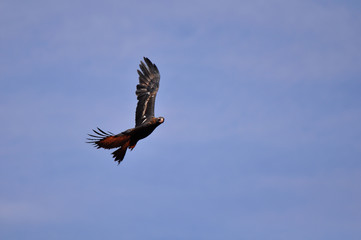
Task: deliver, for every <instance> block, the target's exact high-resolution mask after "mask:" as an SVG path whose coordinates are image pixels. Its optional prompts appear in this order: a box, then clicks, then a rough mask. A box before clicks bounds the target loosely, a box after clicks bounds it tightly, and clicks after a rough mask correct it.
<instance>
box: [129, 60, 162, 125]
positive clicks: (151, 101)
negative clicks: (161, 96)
mask: <svg viewBox="0 0 361 240" xmlns="http://www.w3.org/2000/svg"><path fill="white" fill-rule="evenodd" d="M144 62H145V63H144ZM144 62H142V61H141V62H140V64H139V68H140V71H139V70H137V71H138V75H139V84H138V85H137V90H136V92H135V94H136V95H137V99H138V104H137V109H136V112H135V126H139V125H141V124H142V123H144V122H146V121H147V120H149V119H151V118H152V117H154V105H155V97H156V95H157V92H158V89H159V80H160V74H159V70H158V68H157V66H156V65H155V64H153V63H152V62H151V61H150V60H149V59H148V58H146V57H144Z"/></svg>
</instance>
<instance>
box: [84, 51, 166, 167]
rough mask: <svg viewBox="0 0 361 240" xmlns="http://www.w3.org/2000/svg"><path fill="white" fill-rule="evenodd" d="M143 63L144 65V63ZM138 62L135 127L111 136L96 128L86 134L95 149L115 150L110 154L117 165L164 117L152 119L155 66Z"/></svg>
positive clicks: (156, 81)
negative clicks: (128, 150) (91, 132)
mask: <svg viewBox="0 0 361 240" xmlns="http://www.w3.org/2000/svg"><path fill="white" fill-rule="evenodd" d="M144 62H145V63H144ZM144 62H143V61H140V65H139V68H140V70H137V72H138V75H139V83H138V85H137V89H136V92H135V94H136V95H137V99H138V103H137V108H136V111H135V127H134V128H130V129H128V130H125V131H124V132H121V133H119V134H113V133H111V132H106V131H103V130H101V129H100V128H97V130H94V129H93V132H94V133H95V135H94V133H93V134H88V135H89V136H90V138H87V140H88V142H87V143H91V144H93V145H94V146H95V147H96V148H105V149H112V148H117V150H115V151H114V152H113V153H112V154H113V157H114V161H115V162H118V165H119V164H120V162H121V161H123V159H124V156H125V153H126V152H127V149H128V148H129V149H130V150H133V148H134V147H135V145H137V142H138V141H139V140H140V139H143V138H146V137H147V136H149V135H150V134H151V133H152V132H153V131H154V129H156V128H157V127H158V126H159V125H160V124H162V123H163V122H164V117H154V104H155V98H156V96H157V92H158V89H159V80H160V74H159V70H158V68H157V66H156V65H155V64H153V63H152V62H151V61H150V60H149V59H148V58H146V57H144Z"/></svg>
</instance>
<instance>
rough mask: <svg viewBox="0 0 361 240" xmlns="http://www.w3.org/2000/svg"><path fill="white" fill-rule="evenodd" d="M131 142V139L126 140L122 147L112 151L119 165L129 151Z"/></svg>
mask: <svg viewBox="0 0 361 240" xmlns="http://www.w3.org/2000/svg"><path fill="white" fill-rule="evenodd" d="M129 143H130V141H127V142H125V144H123V145H122V146H121V147H120V148H118V149H117V150H116V151H114V152H113V153H112V154H113V157H114V161H117V162H118V165H119V163H120V162H121V161H123V159H124V156H125V153H126V152H127V149H128V147H129Z"/></svg>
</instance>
